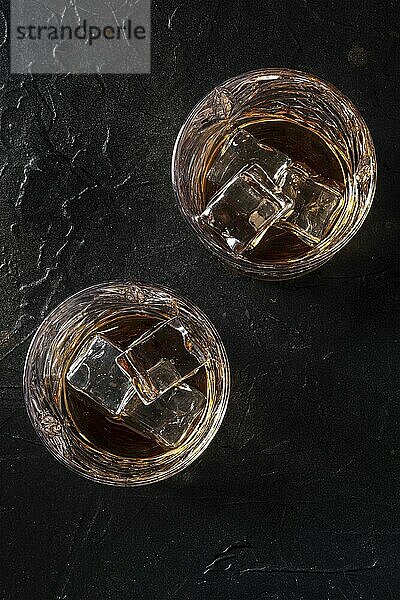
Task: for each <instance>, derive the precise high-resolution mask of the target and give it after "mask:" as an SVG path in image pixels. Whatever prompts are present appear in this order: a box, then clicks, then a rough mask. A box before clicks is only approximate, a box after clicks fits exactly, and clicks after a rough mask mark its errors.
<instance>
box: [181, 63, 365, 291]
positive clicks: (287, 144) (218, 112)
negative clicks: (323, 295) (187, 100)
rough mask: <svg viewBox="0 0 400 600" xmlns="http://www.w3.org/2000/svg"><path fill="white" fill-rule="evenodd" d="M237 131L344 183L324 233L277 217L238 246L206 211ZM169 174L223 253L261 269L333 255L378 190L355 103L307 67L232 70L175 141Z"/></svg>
mask: <svg viewBox="0 0 400 600" xmlns="http://www.w3.org/2000/svg"><path fill="white" fill-rule="evenodd" d="M235 131H242V132H243V131H244V132H246V133H247V134H248V133H251V134H252V136H254V137H255V138H256V140H257V141H258V142H259V143H260V144H267V145H268V147H272V148H274V149H276V150H277V151H279V152H281V153H284V154H285V155H287V156H289V157H290V158H291V159H293V160H294V161H296V163H297V164H300V165H307V168H309V169H310V170H311V172H313V173H317V174H319V176H321V177H323V178H325V179H327V180H329V181H333V182H335V186H339V187H340V189H341V190H342V191H341V197H340V199H341V202H340V210H337V211H336V212H335V218H334V219H333V217H332V221H331V222H328V223H327V227H326V230H325V233H324V235H323V236H322V237H321V239H318V240H317V243H313V244H312V245H309V244H306V243H305V242H304V240H303V239H301V237H300V238H299V237H298V236H297V235H294V234H293V231H291V230H288V229H285V228H282V227H279V226H271V227H269V229H267V230H266V231H265V233H264V234H263V236H262V237H261V239H260V240H259V241H258V243H257V244H256V245H255V247H250V248H249V249H248V250H246V251H245V252H243V253H235V252H233V251H232V250H231V249H230V248H229V247H227V245H226V244H224V243H223V240H222V238H221V237H220V236H219V235H216V233H215V230H213V229H212V228H210V227H208V226H207V224H205V223H204V221H202V219H201V218H199V216H200V215H202V214H204V212H203V211H204V210H205V207H206V206H207V205H208V203H209V201H210V199H211V198H212V197H213V194H215V192H216V188H215V186H214V185H213V184H212V182H210V179H209V173H210V171H211V169H212V168H213V165H214V164H215V161H216V157H218V155H219V154H220V153H221V148H223V147H224V144H225V143H226V140H227V139H229V136H231V135H232V132H235ZM172 182H173V187H174V191H175V195H176V198H177V201H178V205H179V208H180V210H181V213H182V215H183V217H184V218H185V220H186V221H187V222H188V223H189V225H190V227H191V228H192V229H193V230H194V232H195V234H196V235H197V236H198V238H199V239H200V240H201V242H202V243H203V244H204V245H205V246H206V247H207V248H208V249H209V250H211V251H212V252H213V253H214V254H215V255H216V256H217V257H218V258H219V259H221V260H222V261H224V262H225V263H226V264H228V265H229V266H230V267H232V268H234V269H238V270H239V271H241V272H242V273H244V274H248V275H253V276H255V277H258V278H264V279H267V280H274V279H278V280H282V279H290V278H294V277H299V276H301V275H303V274H306V273H308V272H310V271H313V270H315V269H317V268H318V267H320V266H321V265H323V264H324V263H326V262H327V261H328V260H330V259H331V258H332V257H333V256H334V255H335V254H336V253H337V252H338V251H339V250H340V249H341V248H343V246H345V244H347V243H348V242H349V241H350V240H351V239H352V237H353V236H354V235H355V234H356V232H357V231H358V230H359V228H360V227H361V225H362V223H363V222H364V220H365V218H366V216H367V214H368V211H369V209H370V207H371V203H372V200H373V196H374V192H375V186H376V156H375V150H374V145H373V142H372V138H371V134H370V132H369V130H368V128H367V126H366V124H365V122H364V120H363V118H362V117H361V115H360V113H359V112H358V110H357V108H356V107H355V106H354V105H353V104H352V102H351V101H350V100H349V99H348V98H346V97H345V96H344V95H343V94H342V93H341V92H340V91H339V90H337V89H336V88H335V87H334V86H333V85H331V84H330V83H327V82H325V81H322V80H321V79H319V78H318V77H315V76H314V75H308V74H306V73H303V72H300V71H294V70H290V69H260V70H257V71H253V72H250V73H245V74H243V75H239V76H237V77H233V78H232V79H229V80H228V81H226V82H225V83H223V84H221V85H220V86H218V87H216V88H214V90H212V91H211V92H210V93H209V94H207V96H205V98H203V99H202V100H201V101H200V102H199V103H198V104H197V105H196V106H195V108H194V109H193V110H192V112H191V113H190V114H189V116H188V117H187V119H186V121H185V123H184V124H183V126H182V128H181V130H180V132H179V134H178V137H177V140H176V143H175V148H174V152H173V158H172ZM278 225H279V222H278Z"/></svg>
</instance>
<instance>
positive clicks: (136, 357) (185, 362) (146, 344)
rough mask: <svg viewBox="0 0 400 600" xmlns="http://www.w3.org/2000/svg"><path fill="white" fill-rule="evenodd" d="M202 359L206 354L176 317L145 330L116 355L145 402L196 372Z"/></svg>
mask: <svg viewBox="0 0 400 600" xmlns="http://www.w3.org/2000/svg"><path fill="white" fill-rule="evenodd" d="M205 362H206V357H205V356H204V354H203V353H202V351H201V350H200V348H199V346H198V345H197V344H196V342H195V341H194V340H193V339H191V337H190V335H189V333H188V331H187V330H186V329H185V327H184V326H183V324H182V322H181V320H180V318H179V317H173V318H171V319H167V320H166V321H164V322H162V323H160V324H158V325H157V326H155V327H154V328H152V329H150V330H149V331H147V332H145V333H144V334H143V335H141V336H140V337H139V338H137V339H136V340H135V341H134V342H133V343H132V344H131V345H130V346H129V348H128V349H127V350H126V351H125V352H124V353H122V354H121V355H120V356H119V357H118V358H117V363H118V364H119V366H120V367H121V368H122V369H123V370H124V371H125V372H126V373H127V375H128V376H129V377H130V378H131V379H133V380H134V382H135V386H136V389H137V393H138V395H139V397H140V399H141V400H142V402H144V403H145V404H150V403H151V402H154V401H155V400H156V399H157V398H159V397H160V396H161V395H162V394H163V393H164V392H165V391H166V390H168V389H169V388H171V387H173V386H176V385H178V384H179V383H180V382H181V381H183V380H184V379H186V378H188V377H190V376H191V375H193V374H194V373H196V372H197V371H198V370H199V369H200V367H201V366H202V365H204V364H205Z"/></svg>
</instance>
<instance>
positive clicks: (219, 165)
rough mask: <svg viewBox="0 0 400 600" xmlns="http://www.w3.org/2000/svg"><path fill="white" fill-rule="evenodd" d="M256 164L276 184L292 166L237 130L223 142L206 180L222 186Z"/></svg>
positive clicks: (269, 149)
mask: <svg viewBox="0 0 400 600" xmlns="http://www.w3.org/2000/svg"><path fill="white" fill-rule="evenodd" d="M252 163H257V164H259V165H260V166H261V167H262V168H263V169H264V171H265V172H266V173H268V175H269V177H270V178H271V179H273V180H274V182H275V183H278V182H279V181H280V179H281V177H282V174H283V173H285V172H286V170H287V169H288V167H289V166H290V165H291V164H292V160H291V159H290V158H289V157H288V156H286V154H283V153H282V152H279V150H275V149H274V148H271V147H270V146H267V145H265V144H262V145H261V144H259V143H258V141H257V139H256V138H255V137H254V136H253V135H252V134H251V133H249V132H248V131H246V130H245V129H237V130H236V131H234V132H233V133H232V134H231V135H230V136H229V137H228V138H227V139H226V140H225V142H224V144H223V146H222V148H221V150H220V152H219V154H218V156H217V158H216V159H215V161H214V162H213V164H212V166H211V168H210V170H209V171H208V173H207V178H208V179H209V180H210V181H212V182H213V183H215V185H218V186H221V185H224V183H226V182H227V181H228V179H231V178H232V177H233V176H234V175H236V173H238V172H239V171H240V170H241V169H242V168H243V167H244V166H246V165H249V164H252Z"/></svg>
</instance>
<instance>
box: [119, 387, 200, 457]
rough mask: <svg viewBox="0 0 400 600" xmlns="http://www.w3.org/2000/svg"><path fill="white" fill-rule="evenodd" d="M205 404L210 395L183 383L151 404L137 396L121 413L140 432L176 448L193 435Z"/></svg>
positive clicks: (127, 422)
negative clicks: (191, 432) (205, 394)
mask: <svg viewBox="0 0 400 600" xmlns="http://www.w3.org/2000/svg"><path fill="white" fill-rule="evenodd" d="M205 406H206V397H205V396H204V395H203V394H202V393H201V392H200V391H199V390H197V389H196V388H194V387H192V386H191V385H188V384H186V383H181V384H180V385H179V386H176V387H173V388H171V389H170V390H168V391H167V392H165V393H164V394H163V395H162V396H161V397H160V398H158V400H156V401H155V402H152V403H151V404H148V405H146V404H143V402H142V401H141V400H140V398H139V397H138V396H135V398H134V399H133V400H132V401H131V402H130V403H129V404H128V405H127V406H126V407H125V409H124V410H123V412H122V415H121V417H122V418H123V420H124V423H126V424H127V425H128V426H130V427H131V428H132V429H134V430H135V431H136V432H138V433H140V434H142V435H145V436H146V437H149V438H152V439H155V440H156V441H157V442H158V443H159V444H161V445H163V446H166V447H169V448H174V447H176V446H178V445H179V444H180V443H181V442H182V441H183V440H184V438H185V437H187V436H188V435H189V433H190V431H191V430H192V429H193V425H194V423H195V421H196V419H197V418H198V417H199V416H200V413H201V412H202V411H203V410H204V408H205Z"/></svg>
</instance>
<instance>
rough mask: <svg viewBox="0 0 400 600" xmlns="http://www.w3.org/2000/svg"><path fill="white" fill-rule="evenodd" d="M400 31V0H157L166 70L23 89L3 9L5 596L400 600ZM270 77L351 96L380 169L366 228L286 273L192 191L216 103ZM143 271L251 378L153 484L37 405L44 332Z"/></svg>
mask: <svg viewBox="0 0 400 600" xmlns="http://www.w3.org/2000/svg"><path fill="white" fill-rule="evenodd" d="M0 5H1V7H2V9H3V12H4V13H5V14H6V15H7V6H6V4H5V2H0ZM0 17H1V15H0ZM399 35H400V34H399V12H398V6H397V3H396V2H384V3H375V2H374V1H373V0H365V1H361V2H342V1H339V0H336V1H334V2H328V1H325V0H285V1H282V2H278V1H277V0H271V1H270V2H261V1H259V2H256V1H245V0H236V1H234V0H231V1H230V2H229V1H226V2H222V1H220V2H218V1H217V0H203V1H202V2H200V1H197V2H182V1H177V0H174V1H172V0H157V1H156V0H153V43H152V49H153V65H152V74H151V75H148V76H134V75H132V76H104V77H96V76H85V75H81V76H57V77H56V76H38V77H33V78H30V77H22V76H11V77H10V76H9V75H8V58H7V56H8V49H7V43H6V42H4V39H5V28H4V19H2V18H0V43H1V42H3V45H2V47H1V49H0V84H1V88H0V97H1V100H0V119H1V121H0V174H1V192H0V193H1V210H0V235H1V238H0V249H1V259H0V277H1V285H0V312H1V325H0V341H1V350H0V361H1V362H0V368H1V382H0V386H1V387H0V397H1V403H0V409H1V413H0V427H1V430H0V434H1V441H0V443H1V454H0V460H1V468H2V480H1V488H2V499H1V512H2V519H1V530H2V533H1V542H2V544H1V546H2V558H1V578H2V585H1V598H5V599H6V600H14V599H18V600H25V599H31V598H34V599H35V600H36V599H38V600H47V599H51V600H53V599H54V600H55V599H68V600H89V599H90V600H133V599H134V598H141V599H152V600H153V599H154V600H158V599H160V600H170V599H171V600H172V599H176V600H203V599H209V598H210V599H213V600H214V599H215V600H219V599H223V600H239V599H240V600H243V599H246V600H247V599H249V600H256V599H265V600H267V599H268V600H292V599H293V600H300V599H306V600H314V599H315V600H328V599H329V600H342V599H345V600H346V599H348V600H350V599H356V600H373V599H383V600H395V599H396V598H398V597H399V592H400V572H399V558H400V549H399V541H400V540H399V538H400V511H399V509H400V498H399V487H400V486H399V475H400V473H399V465H400V449H399V441H400V440H399V406H398V391H399V381H398V377H397V363H398V349H397V348H398V346H397V342H398V334H397V331H396V330H397V325H398V316H397V313H396V311H395V303H396V300H397V298H398V294H399V287H398V280H399V265H398V258H399V246H398V232H399V212H398V196H399V180H400V167H399V159H398V156H399V133H400V132H399V103H398V97H399V91H400V90H399V67H400V56H399V44H400V39H399ZM269 66H286V67H293V68H297V69H302V70H305V71H308V72H312V73H315V74H317V75H319V76H321V77H323V78H325V79H327V80H329V81H331V82H332V83H334V84H335V85H337V86H338V87H339V88H340V89H341V90H342V91H343V92H345V93H346V94H347V95H348V96H349V97H350V98H351V99H352V100H353V101H354V102H355V104H356V105H357V106H358V107H359V109H360V110H361V112H362V114H363V115H364V117H365V119H366V121H367V123H368V125H369V127H370V129H371V132H372V135H373V138H374V140H375V143H376V149H377V155H378V160H379V183H378V189H377V194H376V198H375V202H374V205H373V208H372V210H371V213H370V216H369V218H368V220H367V222H366V223H365V225H364V227H363V228H362V230H361V231H360V233H359V234H358V235H357V236H356V238H355V239H354V240H353V241H352V242H351V243H350V244H349V245H348V246H347V247H346V248H345V249H344V250H343V251H342V252H341V253H340V254H339V255H338V256H337V257H336V258H335V259H334V260H332V261H331V262H330V263H329V264H328V265H326V266H325V267H324V268H322V269H321V270H319V271H318V272H316V273H315V274H313V275H311V276H308V277H307V278H303V279H299V280H296V281H292V282H285V283H263V282H260V281H255V280H251V279H247V278H244V277H241V276H237V275H233V274H231V273H230V272H228V271H227V270H226V269H225V268H224V267H222V266H221V265H220V264H219V263H218V261H217V260H216V259H215V258H214V257H213V256H211V255H210V254H209V253H208V252H207V251H206V250H205V249H204V248H203V246H202V245H201V244H200V242H199V241H198V240H197V239H195V237H194V236H193V235H192V233H191V231H190V230H189V229H188V227H187V226H186V224H185V223H184V222H183V220H182V218H181V217H180V214H179V213H178V210H177V206H176V203H175V200H174V198H173V193H172V189H171V181H170V160H171V153H172V148H173V143H174V140H175V137H176V135H177V133H178V130H179V128H180V125H181V124H182V122H183V120H184V119H185V117H186V115H187V114H188V112H189V111H190V110H191V108H192V107H193V105H194V104H195V103H196V102H197V100H199V99H200V98H201V97H202V96H203V95H204V94H205V93H206V92H207V91H208V90H210V89H211V88H212V87H214V86H215V85H216V84H218V83H220V82H222V81H223V80H225V79H227V78H228V77H231V76H233V75H236V74H238V73H241V72H245V71H249V70H253V69H255V68H259V67H269ZM121 278H130V279H132V280H135V279H138V280H142V281H149V282H156V283H161V284H166V285H168V286H171V287H173V288H175V289H176V290H177V292H179V293H181V294H182V295H185V296H187V297H188V298H190V299H191V300H193V301H194V302H195V303H197V304H198V306H200V307H201V308H202V309H203V310H204V311H205V312H206V313H207V314H208V315H209V317H210V318H211V319H212V320H213V322H214V323H215V324H216V326H217V328H218V330H219V332H220V334H221V336H222V338H223V340H224V343H225V345H226V348H227V351H228V354H229V357H230V361H231V367H232V374H233V389H232V395H231V399H230V404H229V409H228V412H227V415H226V418H225V421H224V423H223V426H222V428H221V430H220V432H219V434H218V435H217V437H216V438H215V440H214V442H213V443H212V445H211V446H210V447H209V449H208V450H207V451H206V452H205V454H204V455H203V457H202V459H201V460H199V461H198V462H196V463H195V464H194V465H193V466H192V467H191V468H189V469H188V470H187V471H185V472H183V473H182V474H181V475H179V476H178V477H175V478H174V479H171V480H169V481H167V482H165V483H163V484H161V485H155V486H150V487H147V488H142V489H113V488H108V487H103V486H100V485H96V484H94V483H91V482H89V481H86V480H84V479H81V478H80V477H78V476H77V475H75V474H73V473H72V472H69V471H68V470H67V469H65V468H64V467H63V466H61V465H60V464H58V463H57V462H56V461H55V460H54V459H53V458H52V457H51V456H50V454H48V452H47V451H46V450H45V449H44V447H42V445H41V444H40V443H39V442H38V440H37V438H36V435H35V432H34V431H33V429H32V427H31V425H30V423H29V421H28V417H27V415H26V412H25V408H24V402H23V397H22V392H21V379H22V369H23V363H24V358H25V355H26V351H27V348H28V344H29V340H30V339H31V337H32V334H33V332H34V330H35V328H36V327H37V326H38V325H39V323H40V322H41V320H42V319H43V318H44V317H45V316H46V315H47V314H48V313H49V311H50V310H51V309H52V308H53V307H55V306H56V305H57V304H58V303H59V302H60V301H62V300H63V299H65V298H66V297H67V296H69V295H70V294H72V293H73V292H75V291H77V290H79V289H81V288H83V287H86V286H89V285H92V284H95V283H99V282H102V281H108V280H113V279H121Z"/></svg>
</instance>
